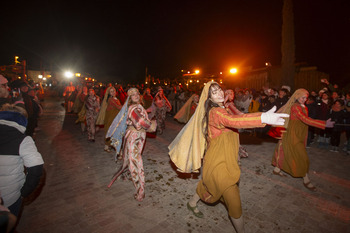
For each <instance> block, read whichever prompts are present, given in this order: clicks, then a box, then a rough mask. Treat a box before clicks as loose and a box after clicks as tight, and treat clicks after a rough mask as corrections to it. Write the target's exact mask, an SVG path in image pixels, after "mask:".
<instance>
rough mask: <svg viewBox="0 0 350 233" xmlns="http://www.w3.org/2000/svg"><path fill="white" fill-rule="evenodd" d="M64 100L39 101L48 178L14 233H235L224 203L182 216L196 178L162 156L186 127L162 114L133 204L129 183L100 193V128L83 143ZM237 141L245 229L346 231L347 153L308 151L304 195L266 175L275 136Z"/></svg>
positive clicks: (104, 160) (104, 180)
mask: <svg viewBox="0 0 350 233" xmlns="http://www.w3.org/2000/svg"><path fill="white" fill-rule="evenodd" d="M61 102H62V100H59V99H57V98H56V99H55V98H49V99H46V100H45V101H44V102H43V105H44V114H43V116H42V117H41V119H40V121H39V128H40V130H39V131H38V132H37V135H36V144H37V147H38V149H39V151H40V152H41V154H42V155H43V158H44V161H45V169H46V181H45V185H44V186H43V187H42V190H41V193H38V192H39V191H38V192H36V194H35V195H34V197H35V196H36V199H34V200H32V202H31V203H30V204H29V205H26V206H25V207H24V211H23V214H22V217H21V220H20V223H19V225H18V227H17V232H19V233H31V232H35V233H37V232H40V233H46V232H47V233H55V232H57V233H62V232H77V233H86V232H131V233H134V232H234V229H233V227H232V224H231V222H230V221H229V220H228V217H227V211H226V209H225V207H224V205H223V204H221V203H218V204H216V205H206V204H205V203H203V202H200V203H199V208H200V210H201V211H202V212H203V213H204V215H205V217H204V218H203V219H198V218H196V217H194V216H193V215H192V214H191V213H190V212H189V210H187V207H186V203H187V201H188V200H189V198H190V197H191V196H192V194H193V193H194V191H195V187H196V184H197V182H198V176H195V175H194V176H191V175H184V174H178V173H177V172H176V171H175V168H174V166H173V165H172V164H171V162H170V160H169V157H168V154H167V152H168V149H167V146H168V145H169V143H170V142H171V141H172V139H173V138H174V137H175V136H176V134H177V133H178V132H179V130H180V129H181V128H182V127H183V125H181V124H179V123H177V122H175V121H173V120H172V119H171V118H168V119H167V122H166V130H165V132H164V134H163V135H162V136H158V137H157V138H148V139H147V142H146V146H145V149H144V152H143V162H144V169H145V177H146V198H145V199H144V201H143V202H137V201H136V200H134V198H133V194H134V187H133V184H132V182H131V181H129V180H127V181H123V180H117V181H116V182H115V183H114V185H113V186H112V187H111V188H110V189H108V188H107V185H108V183H109V182H110V178H111V176H112V174H113V173H114V172H115V171H116V169H117V168H118V167H119V165H120V164H118V163H117V164H116V163H115V162H114V155H113V154H111V153H106V152H104V151H103V145H104V144H103V130H102V131H100V132H99V133H98V134H97V137H96V142H95V143H91V142H88V140H87V135H82V134H81V132H80V128H79V125H76V124H74V121H75V119H76V116H75V115H74V114H65V112H64V109H63V107H62V106H61V105H60V104H61ZM241 143H242V144H244V145H245V146H246V149H247V151H248V152H249V158H247V159H242V166H241V167H242V174H241V181H240V192H241V200H242V207H243V214H244V221H245V229H246V232H247V233H253V232H254V233H263V232H304V233H314V232H317V233H319V232H334V233H340V232H350V180H349V179H350V176H349V174H350V170H349V168H350V156H345V154H344V153H332V152H328V151H326V150H321V149H318V148H315V147H312V148H310V149H308V153H309V156H310V161H311V165H310V178H311V180H312V181H313V183H314V184H315V185H316V186H317V188H318V191H317V192H310V191H308V190H307V189H306V188H304V186H303V184H302V179H297V178H292V177H289V176H288V177H285V178H283V177H279V176H275V175H273V174H272V168H273V167H272V166H271V165H270V163H271V156H272V153H273V150H274V147H275V145H276V142H275V141H274V140H272V139H260V138H257V137H252V136H249V135H248V134H244V133H243V134H241ZM119 163H120V162H119ZM32 199H33V198H32Z"/></svg>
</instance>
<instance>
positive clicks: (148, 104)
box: [143, 88, 153, 109]
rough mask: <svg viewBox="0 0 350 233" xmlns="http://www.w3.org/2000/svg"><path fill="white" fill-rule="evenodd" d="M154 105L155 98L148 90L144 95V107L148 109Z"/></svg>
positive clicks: (147, 89)
mask: <svg viewBox="0 0 350 233" xmlns="http://www.w3.org/2000/svg"><path fill="white" fill-rule="evenodd" d="M152 103H153V97H152V95H151V89H149V88H146V90H145V93H144V94H143V107H144V108H145V109H148V108H149V107H151V105H152Z"/></svg>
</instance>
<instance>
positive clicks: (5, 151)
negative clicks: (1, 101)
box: [0, 111, 44, 207]
mask: <svg viewBox="0 0 350 233" xmlns="http://www.w3.org/2000/svg"><path fill="white" fill-rule="evenodd" d="M26 125H27V119H26V118H25V117H24V116H23V115H21V114H20V113H18V112H10V111H1V112H0V192H1V196H2V198H3V200H4V205H5V206H6V207H9V206H11V205H12V204H13V203H15V202H16V201H17V200H18V199H19V198H20V197H21V196H22V197H27V196H28V195H29V194H30V193H31V192H33V191H34V189H35V188H36V186H37V185H38V183H39V181H40V177H41V175H42V172H43V164H44V161H43V159H42V157H41V154H40V153H39V152H38V150H37V148H36V146H35V143H34V141H33V139H32V137H30V136H26V135H25V134H24V132H25V130H26ZM24 168H26V170H24ZM25 171H26V174H25Z"/></svg>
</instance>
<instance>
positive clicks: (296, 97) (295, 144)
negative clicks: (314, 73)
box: [272, 88, 334, 191]
mask: <svg viewBox="0 0 350 233" xmlns="http://www.w3.org/2000/svg"><path fill="white" fill-rule="evenodd" d="M308 96H309V92H308V91H307V90H305V89H302V88H301V89H298V90H296V91H295V92H294V94H293V95H292V97H290V99H289V100H288V102H287V103H286V104H285V105H284V106H282V107H281V108H280V109H279V110H278V112H280V113H286V114H290V119H286V121H285V123H284V128H286V129H287V130H286V131H285V132H284V133H282V139H281V140H279V141H278V144H277V146H276V149H275V152H274V156H273V158H272V165H273V166H275V169H274V170H273V174H275V175H279V176H281V177H284V176H286V175H285V174H284V173H283V172H282V171H284V172H286V173H288V174H290V175H291V176H293V177H303V181H304V186H305V187H306V188H307V189H309V190H311V191H316V187H315V186H314V185H313V184H311V181H310V179H309V176H308V172H309V157H308V155H307V152H306V148H305V145H306V139H307V134H308V125H310V126H313V127H317V128H320V129H325V128H326V127H327V128H331V127H333V126H334V122H332V121H331V120H330V119H328V120H327V121H322V120H314V119H312V118H310V117H308V109H307V107H306V106H305V102H306V100H307V98H308Z"/></svg>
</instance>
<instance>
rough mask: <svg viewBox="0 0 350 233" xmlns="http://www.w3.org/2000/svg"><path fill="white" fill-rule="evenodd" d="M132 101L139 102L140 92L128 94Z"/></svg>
mask: <svg viewBox="0 0 350 233" xmlns="http://www.w3.org/2000/svg"><path fill="white" fill-rule="evenodd" d="M130 98H131V100H132V102H134V103H139V102H140V94H139V93H134V94H132V95H131V96H130Z"/></svg>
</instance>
